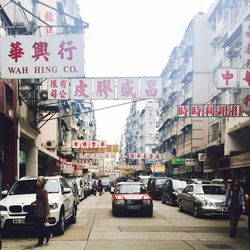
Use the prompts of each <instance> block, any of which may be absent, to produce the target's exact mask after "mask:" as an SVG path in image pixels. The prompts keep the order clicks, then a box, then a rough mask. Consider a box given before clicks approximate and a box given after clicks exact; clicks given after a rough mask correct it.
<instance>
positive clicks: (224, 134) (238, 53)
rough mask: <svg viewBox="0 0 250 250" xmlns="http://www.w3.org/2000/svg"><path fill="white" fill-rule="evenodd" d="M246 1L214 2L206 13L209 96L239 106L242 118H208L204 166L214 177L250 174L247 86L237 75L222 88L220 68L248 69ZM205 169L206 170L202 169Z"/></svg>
mask: <svg viewBox="0 0 250 250" xmlns="http://www.w3.org/2000/svg"><path fill="white" fill-rule="evenodd" d="M249 16H250V2H249V1H233V0H229V1H222V0H220V1H215V3H214V5H213V6H212V7H211V9H210V11H209V12H208V13H207V18H208V23H209V26H210V31H211V37H210V44H211V47H212V62H211V68H210V71H211V81H210V86H209V95H210V99H211V100H212V102H213V103H216V104H240V105H242V112H243V113H242V117H224V118H210V119H209V144H208V146H207V157H208V159H207V168H208V171H211V172H212V173H213V175H214V176H216V177H221V178H225V179H227V178H232V177H233V176H237V177H240V178H241V179H244V178H245V177H248V178H249V177H250V153H249V148H250V141H249V136H248V135H249V132H250V127H249V122H250V120H249V118H248V116H249V108H248V102H247V99H245V98H246V97H247V96H248V94H249V89H248V86H247V85H246V86H242V85H241V82H242V78H244V76H245V75H243V76H242V75H238V79H235V81H234V83H235V85H234V86H230V87H225V88H224V87H223V86H222V87H221V85H220V83H219V77H220V75H219V74H220V72H221V70H222V69H229V70H231V69H234V70H236V72H241V71H242V70H245V69H247V68H249V64H248V60H249V59H248V58H249V54H248V53H249V52H248V46H249V36H248V32H249ZM205 171H207V169H205Z"/></svg>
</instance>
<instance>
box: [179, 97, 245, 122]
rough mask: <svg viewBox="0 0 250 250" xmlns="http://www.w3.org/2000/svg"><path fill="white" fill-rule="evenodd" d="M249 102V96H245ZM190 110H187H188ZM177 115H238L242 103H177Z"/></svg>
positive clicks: (240, 114)
mask: <svg viewBox="0 0 250 250" xmlns="http://www.w3.org/2000/svg"><path fill="white" fill-rule="evenodd" d="M248 98H249V104H250V96H249V97H247V96H246V101H248ZM190 110H191V111H192V112H189V111H190ZM195 111H196V112H195ZM177 114H178V117H184V118H185V117H240V116H242V115H243V113H242V105H240V104H218V105H214V104H208V105H178V106H177Z"/></svg>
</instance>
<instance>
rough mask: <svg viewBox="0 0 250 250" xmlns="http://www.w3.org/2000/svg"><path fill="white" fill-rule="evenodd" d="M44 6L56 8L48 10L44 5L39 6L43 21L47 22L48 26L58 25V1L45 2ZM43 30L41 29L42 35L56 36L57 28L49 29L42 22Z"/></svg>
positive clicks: (46, 0)
mask: <svg viewBox="0 0 250 250" xmlns="http://www.w3.org/2000/svg"><path fill="white" fill-rule="evenodd" d="M43 3H44V4H47V5H49V6H50V7H52V8H54V9H52V8H48V7H46V6H44V5H39V8H38V12H39V16H40V17H41V19H42V20H43V21H45V22H46V23H47V24H49V25H51V26H56V25H57V14H56V11H55V9H56V8H57V1H56V0H43ZM40 25H41V28H40V29H39V31H40V34H41V35H46V36H49V35H55V34H56V28H55V27H49V26H46V25H45V24H44V23H42V22H40Z"/></svg>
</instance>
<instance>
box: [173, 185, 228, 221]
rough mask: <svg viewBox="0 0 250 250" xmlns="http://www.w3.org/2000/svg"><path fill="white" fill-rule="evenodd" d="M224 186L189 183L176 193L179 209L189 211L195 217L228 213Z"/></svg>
mask: <svg viewBox="0 0 250 250" xmlns="http://www.w3.org/2000/svg"><path fill="white" fill-rule="evenodd" d="M225 194H226V190H225V188H224V187H222V186H221V185H218V184H190V185H188V186H187V187H186V188H184V190H183V191H182V192H181V193H178V194H177V204H178V210H179V211H183V210H186V211H190V212H192V213H193V215H194V216H195V217H198V216H200V215H215V214H222V215H226V214H227V213H228V210H227V208H226V207H225Z"/></svg>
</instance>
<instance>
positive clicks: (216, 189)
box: [195, 185, 226, 195]
mask: <svg viewBox="0 0 250 250" xmlns="http://www.w3.org/2000/svg"><path fill="white" fill-rule="evenodd" d="M195 194H215V195H220V194H221V195H225V194H226V190H225V188H223V187H222V186H209V185H202V186H197V187H196V188H195Z"/></svg>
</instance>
